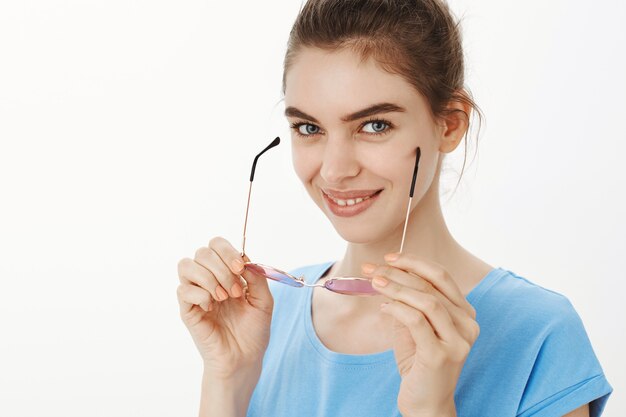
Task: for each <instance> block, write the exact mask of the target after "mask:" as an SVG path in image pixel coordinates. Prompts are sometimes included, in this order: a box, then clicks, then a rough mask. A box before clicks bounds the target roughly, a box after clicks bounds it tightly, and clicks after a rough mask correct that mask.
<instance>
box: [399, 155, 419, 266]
mask: <svg viewBox="0 0 626 417" xmlns="http://www.w3.org/2000/svg"><path fill="white" fill-rule="evenodd" d="M421 153H422V152H421V150H420V148H419V146H418V147H417V155H416V157H415V167H414V168H413V180H412V181H411V191H410V192H409V206H408V207H407V208H406V218H405V219H404V230H402V242H401V243H400V253H402V248H403V247H404V237H405V236H406V225H407V223H408V222H409V213H410V210H411V202H412V201H413V192H414V191H415V180H416V178H417V168H418V166H419V162H420V155H421Z"/></svg>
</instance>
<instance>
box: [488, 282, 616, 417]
mask: <svg viewBox="0 0 626 417" xmlns="http://www.w3.org/2000/svg"><path fill="white" fill-rule="evenodd" d="M476 314H477V320H478V321H479V324H480V325H481V333H480V336H479V339H480V338H481V337H482V336H483V335H484V336H485V339H484V340H483V343H486V344H488V345H492V344H493V343H491V342H497V343H495V345H497V347H496V349H497V350H499V351H501V352H504V353H503V354H506V355H507V357H510V356H513V357H514V358H515V359H514V360H515V361H516V363H517V366H518V367H521V369H523V371H522V374H523V375H524V379H525V380H526V382H525V387H524V392H523V394H522V398H521V402H520V406H519V410H518V413H519V414H518V416H520V417H522V416H523V417H526V416H527V415H528V416H530V415H533V416H541V417H543V416H552V415H559V416H560V415H564V414H566V412H567V411H571V410H573V409H575V408H577V407H580V406H581V405H583V404H585V403H588V402H589V403H590V404H591V408H590V410H591V414H590V415H591V416H592V417H595V416H599V415H600V414H601V410H602V408H603V407H604V404H605V403H606V401H607V399H608V396H609V395H610V393H611V391H612V387H611V385H610V384H609V383H608V381H607V380H606V377H605V376H604V372H603V369H602V366H601V364H600V362H599V360H598V358H597V356H596V354H595V352H594V349H593V346H592V344H591V341H590V339H589V337H588V334H587V331H586V329H585V326H584V324H583V321H582V319H581V317H580V316H579V314H578V312H577V311H576V309H575V308H574V306H573V304H572V302H571V301H570V300H569V298H568V297H566V296H565V295H563V294H561V293H559V292H557V291H554V290H551V289H548V288H545V287H543V286H541V285H539V284H537V283H536V282H533V281H531V280H530V279H528V278H525V277H522V276H520V275H517V274H516V273H514V272H512V271H509V270H503V271H502V274H501V276H500V277H499V279H498V280H497V281H496V282H494V283H493V285H492V286H491V287H490V288H489V290H488V291H486V292H485V293H484V294H483V295H482V297H481V299H480V303H479V304H478V308H477V311H476ZM481 319H482V323H481ZM483 329H484V334H483Z"/></svg>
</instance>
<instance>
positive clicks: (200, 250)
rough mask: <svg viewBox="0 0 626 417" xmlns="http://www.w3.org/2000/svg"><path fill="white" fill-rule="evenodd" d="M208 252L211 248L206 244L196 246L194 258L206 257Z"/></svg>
mask: <svg viewBox="0 0 626 417" xmlns="http://www.w3.org/2000/svg"><path fill="white" fill-rule="evenodd" d="M210 252H211V249H209V248H208V247H207V246H201V247H199V248H198V250H196V253H195V254H194V259H202V258H207V257H208V255H209V254H210Z"/></svg>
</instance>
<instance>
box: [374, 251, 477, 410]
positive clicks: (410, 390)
mask: <svg viewBox="0 0 626 417" xmlns="http://www.w3.org/2000/svg"><path fill="white" fill-rule="evenodd" d="M385 260H386V261H387V263H388V265H380V266H376V265H373V266H374V267H375V269H374V270H373V271H372V272H367V271H366V270H365V269H364V273H365V275H366V276H371V277H373V278H374V279H373V281H372V283H373V285H372V286H373V287H374V289H375V290H377V291H378V292H380V293H381V294H382V295H384V296H386V297H388V298H390V299H391V301H390V302H389V303H387V304H385V305H384V306H383V307H381V310H382V311H383V312H384V313H386V314H390V315H391V316H393V317H394V318H395V320H394V336H393V350H394V355H395V358H396V362H397V364H398V371H399V373H400V376H401V377H402V382H401V384H400V391H399V394H398V409H399V411H400V412H401V413H402V415H403V416H405V417H406V416H408V417H412V416H419V417H422V416H423V417H427V416H441V417H443V416H446V417H447V416H456V408H455V404H454V392H455V388H456V384H457V381H458V379H459V375H460V374H461V370H462V369H463V365H464V363H465V359H466V358H467V355H468V354H469V352H470V349H471V348H472V346H473V344H474V341H475V340H476V339H477V338H478V335H479V333H480V328H479V326H478V323H477V322H476V310H475V309H474V307H472V305H471V304H470V303H469V302H468V301H467V300H466V299H465V297H464V296H463V294H462V293H461V290H460V289H459V287H458V286H457V284H456V282H455V281H454V280H453V279H452V277H451V276H450V274H449V273H448V271H446V270H445V269H444V268H443V267H442V266H441V265H439V264H437V263H435V262H431V261H426V260H423V259H419V258H417V257H415V256H413V255H411V254H406V253H403V254H400V255H399V257H398V259H397V260H391V259H390V258H389V257H388V255H387V256H385ZM370 265H371V264H370ZM376 277H379V278H383V279H384V280H386V281H387V283H386V284H385V285H384V286H381V285H379V284H378V280H377V279H376Z"/></svg>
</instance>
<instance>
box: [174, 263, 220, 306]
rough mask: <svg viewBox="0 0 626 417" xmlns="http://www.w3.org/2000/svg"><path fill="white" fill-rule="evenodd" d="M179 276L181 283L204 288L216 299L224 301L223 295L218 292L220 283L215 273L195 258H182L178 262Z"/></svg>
mask: <svg viewBox="0 0 626 417" xmlns="http://www.w3.org/2000/svg"><path fill="white" fill-rule="evenodd" d="M178 277H179V280H180V282H181V283H183V284H192V285H196V286H198V287H201V288H204V289H205V290H206V291H208V292H209V293H210V294H211V296H212V297H213V298H214V299H215V300H217V301H222V299H223V297H221V296H218V293H217V288H218V287H219V286H220V285H219V282H218V280H217V278H215V275H213V273H212V272H211V271H209V270H208V269H206V268H205V267H204V266H202V265H200V264H198V263H197V262H196V261H194V260H193V259H189V258H184V259H181V261H180V262H179V263H178ZM222 291H223V290H222Z"/></svg>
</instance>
